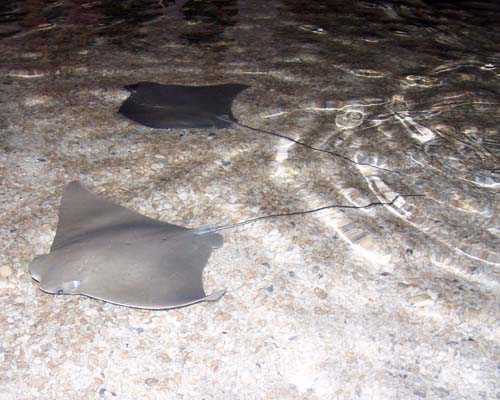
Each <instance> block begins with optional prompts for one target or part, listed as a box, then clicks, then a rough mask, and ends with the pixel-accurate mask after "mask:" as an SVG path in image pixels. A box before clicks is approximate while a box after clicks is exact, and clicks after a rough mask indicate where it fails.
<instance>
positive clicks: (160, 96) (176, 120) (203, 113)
mask: <svg viewBox="0 0 500 400" xmlns="http://www.w3.org/2000/svg"><path fill="white" fill-rule="evenodd" d="M249 87H250V86H247V85H243V84H239V83H228V84H223V85H212V86H182V85H162V84H160V83H155V82H139V83H136V84H133V85H128V86H125V89H126V90H128V91H129V92H130V93H131V95H130V96H129V97H128V98H127V99H126V100H125V101H124V102H123V104H122V105H121V106H120V108H119V110H118V112H119V113H120V114H122V115H123V116H125V117H127V118H128V119H130V120H132V121H134V122H137V123H139V124H141V125H144V126H147V127H149V128H155V129H175V128H185V129H188V128H216V129H219V128H228V127H229V126H231V125H232V124H236V125H238V126H240V127H242V128H245V129H248V130H250V131H252V132H257V133H261V134H266V135H271V136H275V137H279V138H281V139H285V140H288V141H291V142H293V143H295V144H298V145H300V146H303V147H305V148H307V149H309V150H314V151H319V152H322V153H327V154H330V155H333V156H335V157H338V158H341V159H343V160H345V161H347V162H349V163H352V164H356V165H360V166H365V167H370V168H376V169H378V170H382V171H387V172H396V173H398V171H394V170H391V169H387V168H383V167H378V166H376V165H371V164H365V163H359V162H357V161H354V160H352V159H350V158H349V157H346V156H344V155H342V154H339V153H336V152H333V151H330V150H325V149H322V148H318V147H314V146H311V145H309V144H307V143H304V142H301V141H299V140H296V139H293V138H291V137H289V136H286V135H283V134H281V133H277V132H271V131H266V130H263V129H259V128H254V127H252V126H248V125H245V124H241V123H239V122H238V120H237V119H236V118H235V117H234V115H233V113H232V111H231V105H232V102H233V100H234V99H235V97H236V96H237V95H238V94H239V93H240V92H242V91H243V90H245V89H248V88H249Z"/></svg>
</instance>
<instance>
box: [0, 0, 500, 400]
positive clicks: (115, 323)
mask: <svg viewBox="0 0 500 400" xmlns="http://www.w3.org/2000/svg"><path fill="white" fill-rule="evenodd" d="M25 3H29V2H25ZM142 3H145V4H146V5H145V6H144V4H143V6H144V7H143V9H139V10H135V11H130V10H129V11H128V12H129V14H127V15H128V17H120V16H118V17H116V18H117V19H113V18H111V17H109V16H107V17H104V16H103V15H104V14H103V13H104V11H102V10H101V9H100V8H99V7H100V6H99V4H100V2H88V4H86V5H85V4H84V6H76V5H71V4H66V2H59V3H57V4H56V3H54V4H52V5H50V6H43V7H45V8H44V10H45V11H47V13H45V14H43V15H46V16H47V17H46V18H47V20H41V21H38V22H37V21H35V22H33V21H32V22H31V25H30V24H28V23H26V24H24V25H22V26H21V25H19V29H18V31H16V29H17V28H16V26H17V25H15V23H14V22H9V21H10V20H7V18H6V17H5V18H4V20H5V21H4V20H0V27H2V32H3V39H0V52H1V53H2V54H3V56H2V62H1V64H0V73H1V77H2V79H1V82H0V173H1V174H0V203H1V210H2V211H1V214H0V222H1V223H0V248H1V251H0V307H1V310H2V312H1V313H0V330H1V332H2V334H1V335H0V398H2V399H5V400H10V399H16V400H20V399H35V398H36V399H93V398H95V399H100V398H117V399H206V400H208V399H371V400H375V399H384V400H387V399H405V400H410V399H450V400H460V399H464V400H465V399H467V400H471V399H495V398H500V384H499V382H500V363H499V360H500V346H499V345H500V340H499V338H500V329H499V328H500V324H499V311H500V309H499V297H500V296H499V295H500V292H499V289H500V287H499V282H500V276H499V268H500V256H499V248H500V246H499V228H498V227H499V217H498V215H499V202H498V187H499V185H500V178H499V175H498V155H499V154H498V149H499V146H498V144H499V139H498V117H499V114H498V110H499V104H500V98H499V96H498V92H499V83H498V78H499V67H500V66H499V63H498V47H497V46H498V43H500V34H499V32H498V27H497V26H496V24H493V23H492V22H491V21H492V18H493V15H495V13H496V12H498V10H496V11H495V10H493V11H492V9H493V8H494V6H492V5H490V6H481V4H482V3H481V2H475V4H476V3H477V4H476V6H475V7H474V8H473V9H470V10H469V9H467V8H463V9H457V8H454V6H452V5H448V6H446V3H443V4H444V5H442V7H439V8H432V7H431V6H429V5H423V4H421V5H417V4H419V3H417V2H410V1H409V2H408V4H403V3H402V2H397V3H392V2H386V3H381V2H377V3H378V4H377V5H374V4H373V3H372V2H355V3H356V4H355V5H353V2H349V1H344V2H342V1H334V2H324V3H323V4H321V3H322V2H309V1H304V2H303V3H301V2H300V1H277V0H276V1H254V2H243V1H240V2H236V1H225V2H218V3H217V2H209V1H205V2H198V3H200V4H202V5H206V6H207V7H208V9H210V10H212V11H211V13H208V12H204V11H203V10H205V9H202V10H201V11H200V10H199V9H191V8H189V7H194V6H193V4H194V3H197V2H180V3H177V4H170V2H168V1H165V2H164V3H161V4H160V3H157V2H149V3H148V2H142ZM142 3H141V4H142ZM123 4H125V5H123V7H124V11H123V12H124V13H125V12H126V11H127V10H125V8H126V7H127V6H126V4H128V3H127V2H124V3H123ZM162 4H163V6H164V7H165V9H162V7H161V5H162ZM183 4H184V5H183ZM186 4H187V5H186ZM190 4H191V5H190ZM217 4H218V5H217ZM221 4H222V5H221ZM450 4H451V3H450ZM478 4H479V5H478ZM22 7H28V6H27V5H26V6H25V5H23V4H21V5H19V6H18V9H22ZM30 7H33V6H32V5H31V6H30ZM41 7H42V6H41ZM51 7H52V8H51ZM210 7H212V8H210ZM214 7H215V8H214ZM218 7H219V8H218ZM35 8H36V7H35ZM49 9H50V10H49ZM71 10H73V11H74V12H73V13H71V12H70V11H71ZM164 10H166V11H164ZM189 10H191V11H192V12H191V11H189ZM193 10H194V11H193ZM214 10H215V11H214ZM11 11H12V10H11ZM18 11H19V10H18ZM28 11H29V12H28V14H27V15H39V14H40V13H39V11H40V10H34V11H33V9H30V8H29V7H28ZM49 11H50V12H49ZM188 11H189V12H188ZM2 12H4V11H2ZM106 12H108V11H106ZM109 12H111V11H109ZM190 12H191V14H190ZM29 13H32V14H29ZM58 13H59V14H58ZM125 14H126V13H125ZM2 15H4V14H0V17H1V18H3V17H2ZM19 15H21V14H19ZM22 15H25V14H22ZM40 15H41V14H40ZM53 15H55V16H56V17H51V16H53ZM120 15H121V14H120ZM193 15H194V17H193ZM207 15H208V16H207ZM496 15H498V14H496ZM99 16H101V17H102V19H99V18H101V17H99ZM26 18H27V17H26ZM50 18H54V20H51V19H50ZM120 18H121V19H120ZM211 18H212V19H211ZM1 21H3V22H1ZM30 21H31V20H30ZM117 21H118V22H117ZM120 21H121V22H120ZM23 27H24V28H23ZM26 27H28V28H26ZM23 29H24V30H23ZM140 81H153V82H161V83H167V84H168V83H172V84H185V85H209V84H219V83H241V84H246V85H249V86H250V88H249V89H247V90H245V91H244V92H242V93H241V94H240V95H239V96H238V97H237V98H236V100H235V101H234V103H233V107H232V111H233V113H234V115H235V116H236V118H238V120H239V122H241V123H243V124H246V125H250V126H253V127H257V128H260V129H265V130H269V131H273V132H279V133H281V134H284V135H287V136H290V137H293V138H294V139H296V140H298V141H301V142H305V143H307V144H309V145H311V146H313V147H316V148H321V149H323V150H328V151H331V152H335V153H337V154H340V155H342V156H343V157H347V158H349V159H350V160H353V161H356V162H358V163H364V164H369V165H372V166H375V167H378V168H373V167H370V166H360V165H357V164H355V163H353V162H350V161H348V160H345V159H343V158H340V157H336V156H333V155H331V154H327V153H324V152H318V151H313V150H310V149H306V148H304V147H302V146H299V145H296V144H294V143H292V142H290V141H287V140H285V139H279V138H276V137H272V136H269V135H266V134H261V133H257V132H253V131H250V130H247V129H245V128H243V127H241V126H238V125H233V126H231V127H230V128H228V129H192V130H189V129H184V130H180V129H177V130H154V129H149V128H146V127H142V126H139V125H137V124H135V123H133V122H131V121H128V120H126V119H125V118H123V117H121V116H120V115H118V114H117V113H116V110H117V109H118V108H119V106H120V104H121V103H122V101H124V100H125V99H126V98H127V96H128V93H127V92H126V91H125V90H123V86H125V85H127V84H132V83H136V82H140ZM383 169H386V170H391V171H392V172H391V171H386V170H383ZM75 179H78V180H80V181H82V182H83V183H84V184H85V185H86V186H88V187H89V188H90V189H91V190H93V191H94V192H96V193H97V194H99V196H101V197H103V198H106V199H108V200H111V201H113V202H115V203H118V204H121V205H123V206H126V207H128V208H130V209H133V210H135V211H138V212H140V213H142V214H144V215H147V216H149V217H152V218H155V219H159V220H162V221H165V222H170V223H174V224H179V225H183V226H188V227H197V226H202V225H209V226H211V225H221V224H228V223H233V222H238V221H242V220H246V219H250V218H255V217H259V216H262V215H268V214H276V213H284V212H294V211H300V210H309V209H314V208H318V207H322V206H326V205H330V204H342V205H348V206H361V205H366V204H369V203H372V202H390V201H392V200H393V199H394V198H395V197H396V196H397V195H398V194H399V195H402V194H420V195H424V196H422V197H403V198H399V199H398V200H397V201H396V202H394V203H393V204H392V205H390V206H379V207H371V208H369V209H328V210H324V211H320V212H318V213H313V214H308V215H298V216H293V217H282V218H275V219H267V220H263V221H259V222H257V223H255V224H252V225H247V226H244V227H239V228H235V229H230V230H226V231H224V232H223V236H224V241H225V243H224V246H223V247H222V248H221V249H218V250H216V251H215V252H214V253H213V254H212V256H211V258H210V260H209V262H208V265H207V267H206V269H205V271H204V286H205V291H206V292H207V293H208V294H209V293H212V292H215V291H216V290H219V289H227V293H226V294H225V295H224V296H223V297H222V298H221V299H220V300H219V301H218V302H215V303H200V304H196V305H193V306H190V307H186V308H180V309H175V310H169V311H145V310H137V309H130V308H125V307H120V306H115V305H112V304H107V303H103V302H100V301H97V300H93V299H90V298H87V297H82V296H52V295H49V294H46V293H44V292H42V291H40V290H39V289H38V287H37V284H36V282H34V281H33V280H32V279H31V276H30V274H29V272H28V268H29V264H30V262H31V261H32V260H33V258H34V257H35V256H37V255H41V254H46V253H47V252H48V251H49V249H50V246H51V243H52V240H53V238H54V235H55V229H56V225H57V214H58V208H59V202H60V198H61V193H62V189H63V187H64V186H65V185H66V184H67V183H68V182H70V181H72V180H75Z"/></svg>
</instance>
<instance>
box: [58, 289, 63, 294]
mask: <svg viewBox="0 0 500 400" xmlns="http://www.w3.org/2000/svg"><path fill="white" fill-rule="evenodd" d="M56 293H57V294H64V290H62V289H57V292H56Z"/></svg>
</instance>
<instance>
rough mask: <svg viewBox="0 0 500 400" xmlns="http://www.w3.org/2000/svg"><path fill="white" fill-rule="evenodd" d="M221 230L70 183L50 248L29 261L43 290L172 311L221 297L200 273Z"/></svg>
mask: <svg viewBox="0 0 500 400" xmlns="http://www.w3.org/2000/svg"><path fill="white" fill-rule="evenodd" d="M222 244H223V238H222V236H221V235H220V234H218V233H215V232H212V231H207V232H198V231H197V230H195V229H188V228H184V227H182V226H177V225H172V224H167V223H164V222H160V221H156V220H154V219H151V218H148V217H145V216H143V215H140V214H138V213H136V212H134V211H131V210H128V209H127V208H125V207H122V206H119V205H116V204H113V203H110V202H108V201H105V200H102V199H100V198H98V197H97V196H96V195H94V194H93V193H92V192H90V191H89V190H87V189H86V188H85V187H83V186H82V185H81V184H80V183H79V182H71V183H70V184H68V185H67V186H66V188H65V189H64V192H63V197H62V201H61V209H60V212H59V223H58V226H57V233H56V236H55V238H54V242H53V244H52V247H51V249H50V253H49V254H47V255H43V256H40V257H37V258H35V259H34V260H33V262H32V263H31V265H30V273H31V276H32V277H33V279H35V280H36V281H38V283H39V287H40V289H42V290H43V291H44V292H47V293H51V294H81V295H86V296H89V297H93V298H96V299H100V300H104V301H107V302H110V303H115V304H120V305H124V306H129V307H137V308H146V309H167V308H174V307H181V306H186V305H189V304H193V303H198V302H200V301H215V300H218V299H219V298H220V297H221V296H222V295H223V294H224V291H219V292H216V293H214V294H212V295H211V296H207V295H206V294H205V292H204V290H203V284H202V272H203V268H204V267H205V265H206V264H207V261H208V259H209V257H210V254H211V252H212V249H215V248H219V247H221V246H222Z"/></svg>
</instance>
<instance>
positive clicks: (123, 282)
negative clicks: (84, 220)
mask: <svg viewBox="0 0 500 400" xmlns="http://www.w3.org/2000/svg"><path fill="white" fill-rule="evenodd" d="M146 236H147V238H145V239H144V240H142V239H141V238H138V239H136V240H135V241H134V242H131V243H128V244H124V243H123V242H118V243H114V244H113V247H110V246H107V248H106V249H105V251H104V253H105V254H103V256H104V257H103V260H102V263H98V264H100V268H99V269H98V270H96V271H93V268H89V269H88V270H87V271H85V272H84V277H83V279H82V282H84V284H82V294H84V295H87V296H89V297H93V298H97V299H100V300H104V301H107V302H111V303H115V304H120V305H124V306H128V307H135V308H144V309H168V308H175V307H182V306H186V305H190V304H194V303H198V302H201V301H214V300H218V299H219V298H220V297H221V296H222V295H223V294H224V291H220V292H217V293H214V294H212V295H211V296H207V295H206V294H205V291H204V289H203V280H202V273H203V269H204V267H205V266H206V264H207V262H208V259H209V257H210V255H211V253H212V250H213V248H214V242H218V244H219V245H220V244H221V243H222V236H221V235H219V234H218V233H207V234H202V235H198V234H196V233H193V231H192V230H188V231H185V232H180V233H178V234H175V235H172V234H171V235H169V236H165V235H164V234H163V233H162V232H161V231H156V232H155V233H154V234H149V235H146ZM89 274H91V276H88V275H89ZM85 275H87V276H85Z"/></svg>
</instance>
